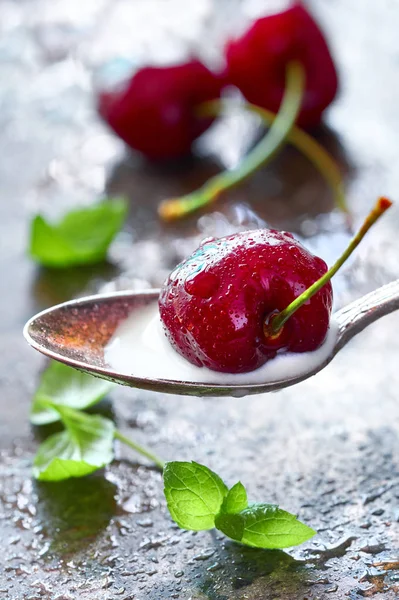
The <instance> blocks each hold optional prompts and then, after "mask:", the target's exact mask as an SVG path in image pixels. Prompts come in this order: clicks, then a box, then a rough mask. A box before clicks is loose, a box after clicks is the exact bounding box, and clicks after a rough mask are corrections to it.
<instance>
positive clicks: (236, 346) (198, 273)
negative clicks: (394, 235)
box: [159, 198, 391, 373]
mask: <svg viewBox="0 0 399 600" xmlns="http://www.w3.org/2000/svg"><path fill="white" fill-rule="evenodd" d="M390 206H391V202H390V201H389V200H388V199H387V198H380V199H379V200H378V202H377V203H376V205H375V207H374V208H373V210H372V211H371V212H370V213H369V215H368V216H367V218H366V220H365V221H364V223H363V225H362V227H361V228H360V230H359V232H358V233H357V234H356V235H355V237H354V238H353V240H352V241H351V242H350V244H349V246H348V247H347V249H346V250H345V251H344V253H343V254H342V255H341V256H340V257H339V259H338V260H337V261H336V262H335V264H334V265H333V266H332V267H331V269H330V270H329V271H327V266H326V264H325V262H324V261H323V260H322V259H321V258H318V257H317V256H313V255H312V254H311V253H310V252H308V251H307V250H306V249H305V248H304V247H303V246H302V245H301V244H300V243H299V242H298V241H297V240H295V239H294V237H293V236H292V234H291V233H286V232H279V231H276V230H273V229H270V230H267V229H259V230H255V231H246V232H243V233H237V234H233V235H230V236H227V237H224V238H220V239H210V240H206V241H205V242H203V243H202V244H201V245H200V247H199V248H198V249H197V250H196V251H195V252H194V253H193V254H192V255H191V256H190V257H189V258H187V259H186V260H185V261H183V262H182V263H181V264H180V265H178V266H177V267H176V269H175V270H174V271H173V272H172V273H171V275H170V276H169V278H168V279H167V281H166V282H165V284H164V286H163V288H162V290H161V293H160V297H159V310H160V316H161V319H162V322H163V325H164V328H165V333H166V336H167V337H168V339H169V341H170V343H171V344H172V346H173V347H174V348H175V350H176V351H177V352H179V353H180V354H181V355H182V356H183V357H184V358H186V359H187V360H188V361H190V362H191V363H193V364H194V365H197V366H199V367H202V366H205V367H208V368H210V369H213V370H215V371H222V372H226V373H244V372H246V371H252V370H253V369H256V368H258V367H260V366H261V365H263V364H264V363H265V362H267V361H268V360H269V359H271V358H273V357H274V356H275V355H276V354H277V352H279V351H280V352H281V351H290V352H306V351H312V350H315V349H316V348H318V347H319V346H320V345H321V344H322V343H323V341H324V340H325V337H326V335H327V332H328V329H329V322H330V315H331V308H332V297H333V294H332V287H331V283H330V279H331V277H332V276H333V275H334V274H335V273H336V272H337V271H338V269H339V268H340V267H341V266H342V264H343V263H344V262H345V261H346V260H347V258H348V257H349V256H350V255H351V253H352V252H353V251H354V249H355V248H356V247H357V245H358V244H359V243H360V241H361V240H362V239H363V237H364V235H365V234H366V233H367V231H368V230H369V229H370V227H371V226H372V225H373V223H375V221H376V220H377V219H378V218H379V217H380V216H381V215H382V214H383V213H384V212H385V211H386V210H387V209H388V208H389V207H390Z"/></svg>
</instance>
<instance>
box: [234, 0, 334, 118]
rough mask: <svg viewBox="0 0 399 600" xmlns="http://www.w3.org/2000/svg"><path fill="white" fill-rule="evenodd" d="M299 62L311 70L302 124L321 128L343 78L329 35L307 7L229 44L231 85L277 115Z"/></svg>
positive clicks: (270, 19)
mask: <svg viewBox="0 0 399 600" xmlns="http://www.w3.org/2000/svg"><path fill="white" fill-rule="evenodd" d="M294 60H295V61H298V62H300V63H301V65H302V66H303V68H304V70H305V93H304V98H303V101H302V106H301V111H300V114H299V116H298V118H297V123H298V124H299V125H301V126H303V127H310V126H313V125H317V124H318V123H319V122H320V119H321V115H322V112H323V111H324V109H325V108H326V107H327V106H328V105H329V104H330V103H331V102H332V101H333V99H334V97H335V95H336V93H337V88H338V78H337V72H336V69H335V66H334V62H333V59H332V57H331V54H330V51H329V48H328V45H327V42H326V40H325V38H324V36H323V33H322V32H321V31H320V28H319V26H318V25H317V23H316V22H315V20H314V19H313V17H312V16H311V15H310V14H309V12H308V10H307V9H306V8H305V6H304V5H303V4H302V2H294V3H293V4H292V5H291V6H290V7H289V8H288V9H287V10H284V11H282V12H280V13H277V14H272V15H270V16H267V17H263V18H261V19H258V20H257V21H255V23H254V24H253V25H252V27H250V29H249V30H248V31H247V32H246V33H244V35H243V36H242V37H241V38H239V39H237V40H233V41H230V42H229V43H228V44H227V47H226V61H227V79H228V80H229V81H230V83H232V84H234V85H236V86H237V87H238V88H239V89H240V90H241V92H242V93H243V95H244V96H245V97H246V99H247V100H248V101H249V102H251V103H253V104H257V105H258V106H261V107H263V108H267V109H269V110H271V111H273V112H277V111H278V109H279V106H280V103H281V99H282V97H283V93H284V88H285V77H286V69H287V65H288V63H289V62H291V61H294Z"/></svg>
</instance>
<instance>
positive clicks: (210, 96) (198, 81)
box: [97, 60, 222, 159]
mask: <svg viewBox="0 0 399 600" xmlns="http://www.w3.org/2000/svg"><path fill="white" fill-rule="evenodd" d="M221 89H222V80H221V79H220V78H219V77H218V76H217V75H215V74H214V73H212V72H211V71H210V70H209V69H208V68H207V67H205V65H203V64H202V63H201V62H200V61H199V60H191V61H189V62H186V63H183V64H179V65H176V66H171V67H155V66H150V67H144V68H142V69H140V70H139V71H137V72H136V73H135V74H134V75H133V77H132V78H131V79H130V80H129V81H128V82H127V83H125V84H124V85H123V86H122V87H121V89H116V90H114V91H105V92H101V93H100V94H99V95H98V99H97V104H98V111H99V113H100V115H101V116H102V118H103V119H104V121H105V122H106V123H107V124H108V125H109V126H110V127H111V129H113V131H114V132H115V133H116V134H117V135H118V136H119V137H120V138H121V139H122V140H123V141H124V142H125V143H126V144H127V145H128V146H130V147H131V148H133V149H134V150H137V151H139V152H141V153H142V154H144V155H145V156H147V157H148V158H150V159H168V158H176V157H179V156H182V155H185V154H188V153H189V152H190V150H191V145H192V143H193V141H194V140H195V139H196V138H197V137H199V136H200V135H201V134H202V133H204V131H206V129H208V127H209V126H210V125H211V123H212V122H213V118H210V117H208V118H203V117H199V116H198V115H197V114H196V110H195V109H196V107H197V106H198V105H200V104H201V103H203V102H206V101H210V100H215V99H217V98H218V97H219V96H220V92H221Z"/></svg>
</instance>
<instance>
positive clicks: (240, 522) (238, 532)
mask: <svg viewBox="0 0 399 600" xmlns="http://www.w3.org/2000/svg"><path fill="white" fill-rule="evenodd" d="M215 527H216V529H219V531H222V532H223V533H224V534H225V535H227V537H229V538H231V539H232V540H235V541H236V542H241V541H242V536H243V534H244V519H243V518H242V516H241V515H240V514H238V515H237V514H228V513H222V512H220V513H219V514H218V515H217V517H216V519H215Z"/></svg>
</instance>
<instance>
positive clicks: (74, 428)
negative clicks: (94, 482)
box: [33, 409, 115, 481]
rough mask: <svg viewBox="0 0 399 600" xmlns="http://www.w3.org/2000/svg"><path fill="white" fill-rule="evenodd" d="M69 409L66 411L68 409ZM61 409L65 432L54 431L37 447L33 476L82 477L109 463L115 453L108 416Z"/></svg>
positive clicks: (49, 478) (49, 477)
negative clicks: (106, 417) (105, 417)
mask: <svg viewBox="0 0 399 600" xmlns="http://www.w3.org/2000/svg"><path fill="white" fill-rule="evenodd" d="M67 411H68V412H67ZM71 413H72V411H70V412H69V410H68V409H62V412H61V416H62V420H63V421H64V424H65V426H66V429H65V431H63V432H61V433H55V434H54V435H51V436H50V437H49V438H47V440H45V441H44V442H43V443H42V444H41V445H40V447H39V450H38V452H37V454H36V456H35V459H34V462H33V475H34V477H36V479H39V480H41V481H60V480H61V479H68V478H70V477H83V476H84V475H88V474H89V473H92V472H93V471H96V470H97V469H100V468H101V467H104V466H105V465H107V464H109V463H110V462H111V461H112V459H113V456H114V453H113V439H114V433H115V426H114V424H113V422H112V421H110V420H109V419H104V418H103V417H99V416H97V415H96V416H90V415H86V414H84V413H77V412H76V413H75V411H74V415H72V416H71Z"/></svg>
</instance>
